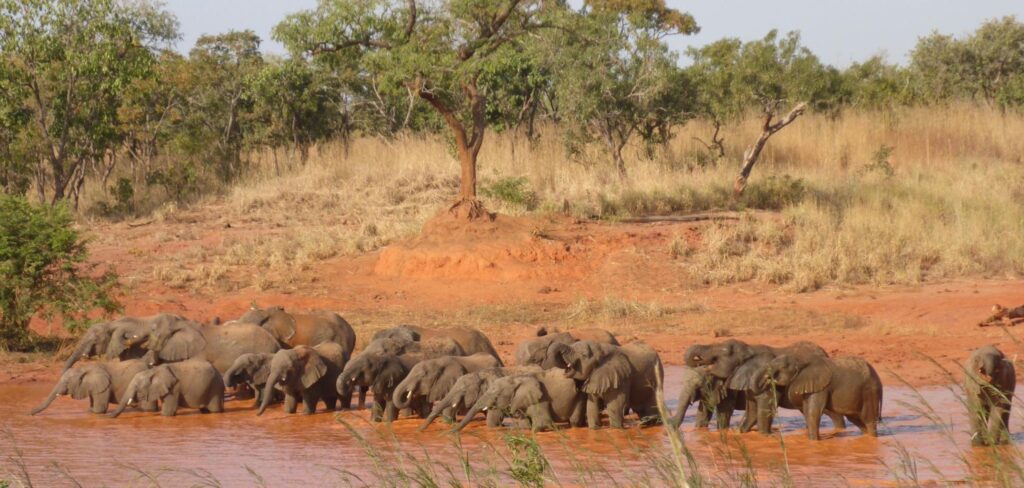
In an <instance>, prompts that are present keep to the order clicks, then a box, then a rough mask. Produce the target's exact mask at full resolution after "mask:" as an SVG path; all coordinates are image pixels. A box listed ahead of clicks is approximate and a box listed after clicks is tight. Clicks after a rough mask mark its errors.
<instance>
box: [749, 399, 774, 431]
mask: <svg viewBox="0 0 1024 488" xmlns="http://www.w3.org/2000/svg"><path fill="white" fill-rule="evenodd" d="M754 408H756V409H757V410H755V412H756V415H757V431H758V432H760V433H762V434H764V435H770V434H771V433H772V421H773V420H775V408H774V403H773V402H772V399H771V397H769V396H767V395H759V396H757V397H755V401H754ZM751 415H755V414H754V413H751Z"/></svg>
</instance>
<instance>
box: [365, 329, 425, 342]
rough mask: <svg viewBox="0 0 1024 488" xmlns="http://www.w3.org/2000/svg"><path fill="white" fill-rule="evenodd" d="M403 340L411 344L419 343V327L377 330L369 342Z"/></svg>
mask: <svg viewBox="0 0 1024 488" xmlns="http://www.w3.org/2000/svg"><path fill="white" fill-rule="evenodd" d="M384 338H391V339H403V340H406V341H411V342H419V341H420V338H421V334H420V331H419V327H416V326H415V325H399V326H397V327H391V328H389V329H383V330H378V331H377V333H375V334H373V338H372V339H371V340H374V341H375V340H377V339H384Z"/></svg>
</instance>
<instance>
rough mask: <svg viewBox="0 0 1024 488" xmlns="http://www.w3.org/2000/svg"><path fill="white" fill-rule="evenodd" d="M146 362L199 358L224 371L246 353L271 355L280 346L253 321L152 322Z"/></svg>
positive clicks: (146, 344) (155, 362)
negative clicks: (212, 322)
mask: <svg viewBox="0 0 1024 488" xmlns="http://www.w3.org/2000/svg"><path fill="white" fill-rule="evenodd" d="M145 347H146V348H147V349H149V352H148V353H146V357H145V359H146V360H147V361H149V364H150V365H154V366H155V365H157V364H160V363H162V362H174V361H184V360H186V359H201V360H204V361H208V362H209V363H210V364H212V365H213V367H214V368H216V369H217V371H218V372H219V374H224V372H226V371H227V370H228V369H229V368H231V365H232V364H234V362H235V360H236V359H238V357H239V356H241V355H242V354H246V353H265V354H273V353H276V352H277V351H278V350H279V349H281V347H280V345H279V344H278V342H277V339H275V338H274V336H273V335H271V334H270V332H267V331H266V330H265V329H263V328H262V327H260V326H258V325H255V324H247V323H242V322H228V323H226V324H224V325H200V324H198V323H195V322H174V323H160V324H154V325H153V327H152V328H151V330H150V332H149V337H148V339H146V341H145Z"/></svg>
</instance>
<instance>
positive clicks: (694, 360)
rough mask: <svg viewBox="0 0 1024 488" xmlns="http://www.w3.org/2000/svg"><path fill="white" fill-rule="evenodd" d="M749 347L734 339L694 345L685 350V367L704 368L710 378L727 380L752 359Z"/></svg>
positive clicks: (751, 349) (752, 351) (752, 353)
mask: <svg viewBox="0 0 1024 488" xmlns="http://www.w3.org/2000/svg"><path fill="white" fill-rule="evenodd" d="M754 354H755V351H754V349H753V348H752V347H750V345H748V344H747V343H745V342H742V341H738V340H736V339H729V340H727V341H723V342H719V343H717V344H695V345H693V346H690V348H689V349H687V350H686V365H687V366H689V367H691V368H704V370H705V371H707V372H708V373H710V374H711V375H712V376H715V377H716V378H720V379H723V380H724V379H728V378H729V377H731V376H732V374H733V373H734V372H735V371H736V368H739V367H740V365H741V364H743V363H745V362H746V361H747V360H748V359H750V358H751V357H753V356H754Z"/></svg>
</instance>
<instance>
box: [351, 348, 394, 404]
mask: <svg viewBox="0 0 1024 488" xmlns="http://www.w3.org/2000/svg"><path fill="white" fill-rule="evenodd" d="M406 372H407V370H406V369H405V367H404V366H403V365H402V361H401V360H400V359H399V358H398V356H396V355H394V354H380V353H366V352H364V353H362V354H360V355H358V356H356V357H355V358H353V359H352V360H351V361H349V362H348V364H346V365H345V369H344V370H343V371H342V372H341V374H340V375H338V380H337V384H336V387H337V390H338V393H339V394H342V395H343V394H344V393H345V391H346V388H351V387H352V386H354V385H360V386H362V387H364V388H370V389H372V391H373V394H374V396H375V397H376V396H377V395H378V394H385V393H387V392H390V391H391V389H392V388H394V387H395V386H396V385H398V383H400V382H401V381H402V379H404V378H405V374H406Z"/></svg>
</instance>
